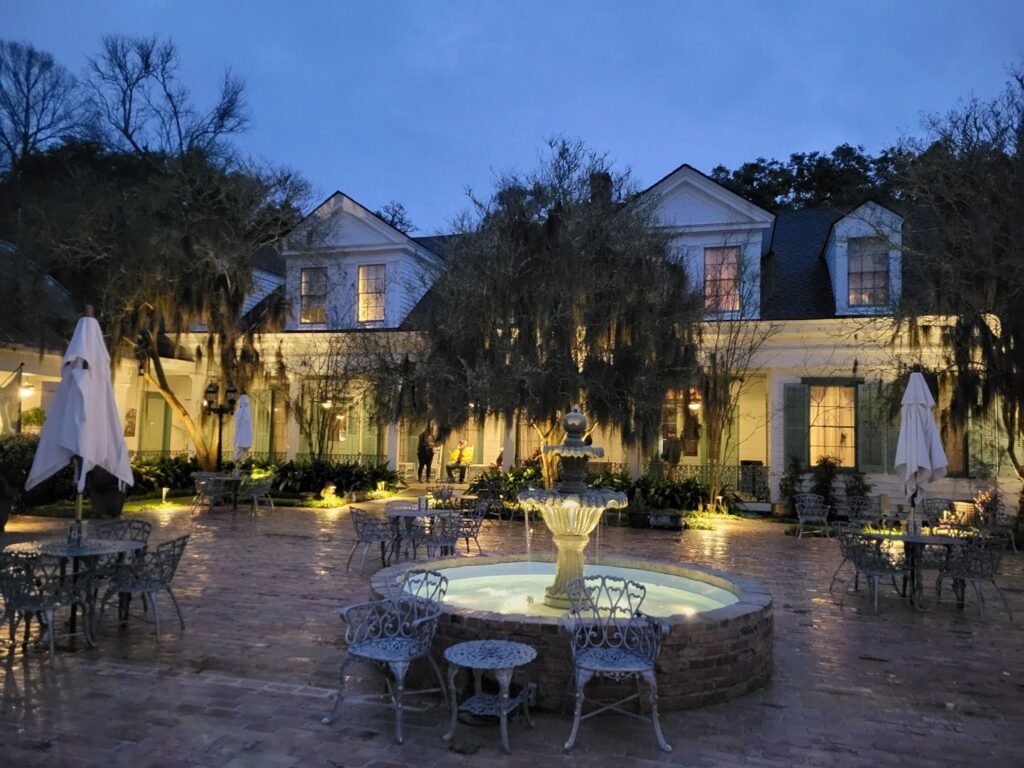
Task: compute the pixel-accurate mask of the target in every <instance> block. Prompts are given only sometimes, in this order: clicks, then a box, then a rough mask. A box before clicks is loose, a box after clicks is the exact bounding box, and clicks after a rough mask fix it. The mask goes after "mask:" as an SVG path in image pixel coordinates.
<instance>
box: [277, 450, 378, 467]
mask: <svg viewBox="0 0 1024 768" xmlns="http://www.w3.org/2000/svg"><path fill="white" fill-rule="evenodd" d="M295 460H296V461H329V462H331V463H332V464H359V465H360V466H364V467H375V466H378V465H380V464H387V461H388V457H387V456H385V455H384V454H382V453H325V454H322V455H320V456H316V455H315V454H310V453H297V454H295Z"/></svg>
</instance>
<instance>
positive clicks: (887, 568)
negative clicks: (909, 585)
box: [843, 531, 906, 613]
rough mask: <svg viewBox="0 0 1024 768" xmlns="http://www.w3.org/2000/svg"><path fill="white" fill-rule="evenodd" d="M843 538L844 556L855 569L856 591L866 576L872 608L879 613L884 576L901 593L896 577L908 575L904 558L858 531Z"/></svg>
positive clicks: (846, 534) (848, 532) (847, 533)
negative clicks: (861, 577) (879, 592)
mask: <svg viewBox="0 0 1024 768" xmlns="http://www.w3.org/2000/svg"><path fill="white" fill-rule="evenodd" d="M843 538H844V539H845V543H844V545H843V546H844V549H845V552H844V556H846V557H848V558H849V560H850V561H851V562H852V563H853V567H854V589H855V590H856V588H857V583H858V582H857V580H858V577H859V576H864V578H865V579H867V582H868V590H869V592H868V594H869V597H870V599H871V604H872V608H873V610H874V612H875V613H878V585H879V584H880V583H881V580H882V577H883V576H884V577H888V578H890V579H891V580H892V586H893V588H894V589H895V590H896V591H897V592H899V591H900V589H899V587H898V586H897V585H896V576H901V577H903V576H904V575H905V573H906V570H905V564H904V561H903V557H902V555H897V554H895V553H893V552H891V551H889V550H888V549H886V548H885V547H883V546H882V544H883V542H882V541H881V540H879V539H873V538H869V537H867V536H864V535H863V534H861V533H859V532H857V531H847V532H845V533H844V534H843ZM844 600H845V595H844Z"/></svg>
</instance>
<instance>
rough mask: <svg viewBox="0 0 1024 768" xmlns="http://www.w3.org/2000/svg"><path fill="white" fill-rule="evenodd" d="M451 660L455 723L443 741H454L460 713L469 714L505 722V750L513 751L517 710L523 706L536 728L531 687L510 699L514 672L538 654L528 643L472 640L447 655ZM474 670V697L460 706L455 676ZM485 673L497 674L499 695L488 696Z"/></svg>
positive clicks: (450, 650)
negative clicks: (511, 722) (511, 721)
mask: <svg viewBox="0 0 1024 768" xmlns="http://www.w3.org/2000/svg"><path fill="white" fill-rule="evenodd" d="M444 657H445V659H446V660H447V661H448V688H449V689H450V694H451V707H452V723H451V727H450V728H449V729H448V733H446V734H445V735H444V736H443V737H442V738H443V739H444V740H445V741H451V739H452V737H453V736H454V735H455V725H456V723H457V722H458V718H459V712H468V713H470V714H472V715H490V716H492V717H493V716H497V717H498V719H499V720H500V722H501V747H502V749H504V750H505V752H511V750H510V749H509V746H508V716H509V713H510V712H513V711H515V709H516V707H518V706H520V705H521V706H522V708H523V715H524V716H525V717H526V722H527V724H528V725H529V726H530V727H531V728H532V727H533V720H531V719H530V705H529V701H528V700H527V688H526V686H523V689H522V690H521V691H520V692H519V694H518V695H516V696H515V697H514V698H513V697H510V696H509V686H510V685H511V683H512V673H513V672H515V670H516V667H521V666H523V665H525V664H529V663H530V662H531V661H533V660H534V659H535V658H536V657H537V651H536V650H535V649H534V648H533V647H532V646H529V645H527V644H526V643H516V642H513V641H511V640H471V641H469V642H466V643H458V644H456V645H453V646H452V647H450V648H448V649H446V650H445V652H444ZM463 668H465V669H471V670H473V679H474V683H473V691H474V692H473V696H472V697H470V698H469V699H467V700H466V701H464V702H462V703H461V704H459V702H458V693H457V691H456V689H455V677H456V675H458V673H459V670H460V669H463ZM484 672H493V673H494V676H495V678H497V680H498V693H497V694H493V693H484V692H483V691H482V689H481V681H482V678H483V673H484Z"/></svg>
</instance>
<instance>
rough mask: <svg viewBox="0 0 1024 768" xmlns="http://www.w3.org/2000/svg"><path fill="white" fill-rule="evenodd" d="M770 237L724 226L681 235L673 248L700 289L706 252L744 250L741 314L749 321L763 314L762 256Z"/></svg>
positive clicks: (762, 231) (752, 231)
mask: <svg viewBox="0 0 1024 768" xmlns="http://www.w3.org/2000/svg"><path fill="white" fill-rule="evenodd" d="M767 237H768V231H767V229H765V230H749V231H740V232H736V231H730V230H729V229H727V228H726V225H722V229H718V230H714V229H702V230H701V231H700V232H684V233H681V234H680V235H679V236H678V237H676V238H675V239H673V241H672V248H673V250H674V252H675V258H677V259H678V260H679V261H680V263H682V264H684V265H685V268H686V274H687V276H688V278H689V279H690V281H691V285H693V286H694V287H695V288H697V289H698V290H700V289H702V288H703V286H704V249H705V248H719V247H728V246H734V247H738V248H740V260H741V275H742V277H741V279H742V284H741V286H740V299H741V301H740V314H741V316H742V317H745V318H757V317H760V314H761V253H762V251H763V249H764V242H765V240H766V239H767Z"/></svg>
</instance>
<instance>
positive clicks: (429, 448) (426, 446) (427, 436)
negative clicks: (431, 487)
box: [416, 424, 434, 483]
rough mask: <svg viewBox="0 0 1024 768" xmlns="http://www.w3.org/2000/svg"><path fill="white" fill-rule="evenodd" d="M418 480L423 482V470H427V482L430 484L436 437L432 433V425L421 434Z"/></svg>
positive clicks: (417, 468) (417, 469) (417, 452)
mask: <svg viewBox="0 0 1024 768" xmlns="http://www.w3.org/2000/svg"><path fill="white" fill-rule="evenodd" d="M416 460H417V462H418V464H417V467H416V480H417V481H418V482H421V483H422V482H423V470H424V469H426V470H427V482H428V483H429V482H430V467H431V465H432V464H433V463H434V435H433V434H432V433H431V431H430V425H429V424H427V426H426V428H424V430H423V431H422V432H420V441H419V444H418V445H417V446H416Z"/></svg>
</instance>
